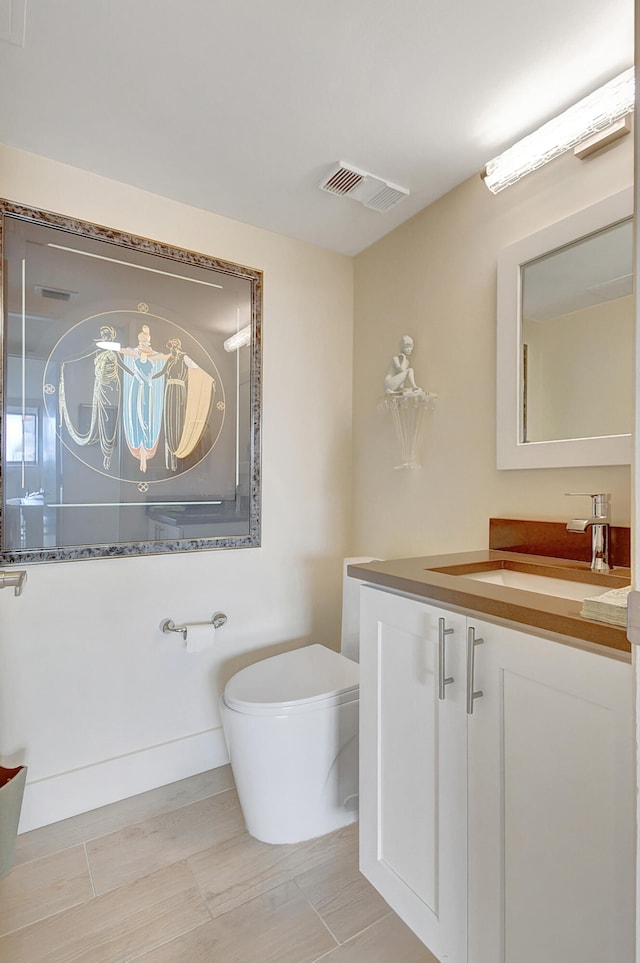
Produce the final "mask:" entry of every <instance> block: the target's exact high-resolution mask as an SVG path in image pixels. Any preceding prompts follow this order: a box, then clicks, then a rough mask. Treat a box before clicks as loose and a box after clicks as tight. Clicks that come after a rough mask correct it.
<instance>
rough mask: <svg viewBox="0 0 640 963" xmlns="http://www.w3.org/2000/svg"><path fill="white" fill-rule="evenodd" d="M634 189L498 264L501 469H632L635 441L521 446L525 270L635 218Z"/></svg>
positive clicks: (540, 234) (612, 438)
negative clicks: (596, 466) (630, 467)
mask: <svg viewBox="0 0 640 963" xmlns="http://www.w3.org/2000/svg"><path fill="white" fill-rule="evenodd" d="M633 210H634V207H633V188H632V187H628V188H625V190H622V191H619V192H618V193H617V194H612V195H611V196H610V197H607V198H605V199H604V200H602V201H599V202H598V203H597V204H593V205H591V206H590V207H587V208H585V209H584V210H582V211H578V212H577V213H576V214H572V215H571V216H570V217H566V218H564V219H563V220H561V221H557V222H556V223H555V224H551V225H550V226H549V227H547V228H544V229H543V230H541V231H537V232H536V233H535V234H531V235H530V236H529V237H525V238H523V239H522V240H521V241H517V242H516V243H515V244H512V245H510V247H508V248H505V249H504V251H503V252H502V253H501V254H500V257H499V259H498V291H497V294H498V301H497V322H498V327H497V359H496V360H497V385H496V387H497V398H496V405H497V411H496V427H497V467H498V468H499V469H503V468H565V467H583V466H587V465H629V464H631V451H632V446H631V435H630V434H625V435H604V436H601V437H595V438H567V439H561V440H558V441H533V442H531V441H529V442H522V441H521V440H520V423H521V413H520V412H521V404H520V400H521V398H522V366H521V364H520V358H521V352H522V349H521V331H522V317H521V316H522V310H521V309H522V270H521V268H522V266H523V265H524V264H527V263H528V262H529V261H533V260H534V259H535V258H538V257H541V256H542V255H544V254H548V253H549V252H550V251H554V250H556V249H557V248H560V247H564V246H565V245H567V244H570V243H572V242H573V241H578V240H580V239H581V238H584V237H587V236H588V235H590V234H594V233H595V232H597V231H600V230H602V229H603V228H606V227H610V226H612V225H613V224H617V223H618V222H619V221H624V220H626V219H627V218H629V217H631V216H633Z"/></svg>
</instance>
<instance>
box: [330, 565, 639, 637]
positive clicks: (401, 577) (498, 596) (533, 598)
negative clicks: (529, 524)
mask: <svg viewBox="0 0 640 963" xmlns="http://www.w3.org/2000/svg"><path fill="white" fill-rule="evenodd" d="M501 563H506V564H505V565H504V567H509V568H512V569H516V570H519V571H523V572H536V573H537V574H541V575H548V576H551V577H556V578H562V579H567V580H569V581H577V582H583V581H585V582H586V583H587V591H586V592H585V597H586V596H589V595H597V594H598V592H601V591H606V590H607V589H610V588H622V587H623V586H625V585H629V584H630V583H631V572H630V570H629V569H628V568H616V569H614V570H613V571H612V573H611V574H610V575H598V574H597V573H595V572H592V571H591V570H590V568H589V565H588V564H587V563H585V562H576V561H571V560H567V559H559V558H549V557H546V556H539V555H524V554H520V553H517V552H501V551H496V550H495V549H486V550H483V551H479V552H460V553H457V554H453V555H430V556H422V557H417V558H397V559H389V560H387V561H377V562H365V563H358V564H352V565H349V567H348V570H347V571H348V574H349V575H351V576H354V577H355V578H359V579H363V580H364V581H367V582H370V583H371V584H373V585H380V586H383V587H384V588H388V589H392V590H395V591H398V592H406V593H408V594H410V595H416V596H419V597H421V598H424V599H429V600H432V601H434V602H442V603H443V604H444V605H452V606H455V607H456V608H461V609H466V610H468V611H472V612H478V613H481V614H483V615H486V616H488V617H489V618H495V619H500V620H505V621H508V622H515V623H518V624H520V625H522V626H523V627H525V628H529V629H531V628H533V629H539V630H541V631H542V632H544V633H551V634H552V635H554V636H555V635H559V636H565V637H567V640H576V641H579V642H588V643H593V644H595V645H598V646H602V647H604V649H615V650H617V651H618V652H626V653H630V652H631V643H630V642H629V641H628V639H627V634H626V629H624V628H622V627H620V626H617V625H609V624H607V623H605V622H596V621H593V620H591V619H586V618H584V617H583V616H582V615H580V609H581V606H582V603H581V602H579V601H572V600H570V599H563V598H557V597H555V596H552V595H542V594H539V593H537V592H528V591H524V590H523V589H516V588H508V587H507V586H503V585H494V584H491V583H488V582H479V581H475V580H473V579H470V578H465V577H464V570H465V568H466V569H467V572H469V571H473V570H475V571H477V570H478V569H481V568H485V569H493V568H496V567H500V564H501ZM451 568H456V569H457V574H453V573H452V572H446V571H439V570H441V569H451ZM591 586H592V587H593V592H592V591H590V588H591Z"/></svg>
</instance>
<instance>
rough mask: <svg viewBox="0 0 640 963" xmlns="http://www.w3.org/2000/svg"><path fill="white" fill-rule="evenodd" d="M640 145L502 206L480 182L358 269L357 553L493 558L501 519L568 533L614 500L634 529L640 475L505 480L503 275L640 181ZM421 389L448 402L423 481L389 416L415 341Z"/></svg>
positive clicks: (425, 454)
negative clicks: (634, 493)
mask: <svg viewBox="0 0 640 963" xmlns="http://www.w3.org/2000/svg"><path fill="white" fill-rule="evenodd" d="M631 141H632V138H631V137H628V138H626V140H625V141H623V142H620V143H619V144H618V145H616V146H615V147H613V148H612V149H609V150H608V151H606V152H604V153H602V154H601V155H600V156H596V157H594V158H591V159H590V160H588V161H582V162H581V161H578V160H577V159H576V158H574V157H573V156H572V155H571V154H567V155H564V156H563V157H561V158H559V159H558V160H556V161H555V162H553V163H552V164H549V165H548V166H547V167H545V168H543V169H542V170H540V171H538V172H536V173H535V174H531V175H529V177H527V178H525V179H523V180H522V181H521V182H520V183H519V184H517V185H515V186H513V187H511V188H509V189H507V190H505V191H503V192H502V193H500V194H498V195H496V196H493V195H492V194H491V193H490V192H489V191H488V190H487V189H486V187H485V186H484V184H483V183H482V181H481V180H480V177H473V178H471V179H470V180H468V181H466V182H465V183H463V184H461V185H460V186H459V187H458V188H456V189H455V190H453V191H451V193H449V194H448V195H447V196H445V197H443V198H442V199H441V200H440V201H438V202H437V203H435V204H433V205H432V206H430V207H429V208H427V209H426V210H424V211H422V212H421V213H420V214H418V215H416V216H415V217H414V218H412V219H411V220H410V221H408V222H407V223H406V224H404V225H402V226H401V227H399V228H398V229H396V230H395V231H394V232H393V233H392V234H390V235H388V236H387V237H385V238H383V239H382V240H380V241H379V242H378V243H377V244H375V245H374V246H372V247H371V248H369V249H368V250H367V251H365V252H363V253H362V254H360V255H359V256H358V257H357V258H356V261H355V346H354V347H355V355H354V545H353V548H354V551H356V552H362V553H370V554H373V555H381V556H383V557H390V556H401V555H421V554H429V553H434V552H454V551H464V550H468V549H478V548H483V547H486V545H487V539H488V519H489V517H490V516H498V515H504V516H507V517H509V516H510V517H520V518H544V519H550V520H560V521H561V520H564V519H566V518H569V517H570V516H571V515H575V514H577V513H579V511H586V509H587V508H588V502H587V500H586V499H585V500H584V505H583V506H582V507H581V508H579V507H578V506H579V504H580V503H579V502H578V500H577V499H571V500H570V499H567V498H565V497H564V492H568V491H593V492H598V491H608V492H611V493H612V515H613V521H614V522H615V523H616V524H623V525H624V524H629V517H630V490H629V484H630V483H629V476H630V469H629V467H623V466H615V467H612V468H581V469H537V470H525V471H523V470H516V471H513V470H512V471H497V469H496V467H495V464H496V445H495V353H496V262H497V258H498V254H499V252H500V250H501V249H502V248H503V247H505V246H507V245H509V244H512V243H514V242H515V241H517V240H519V239H520V238H522V237H525V236H527V235H529V234H531V233H533V232H535V231H537V230H540V229H541V228H543V227H546V226H547V225H548V224H550V223H552V222H553V221H555V220H559V219H561V218H563V217H566V216H568V215H569V214H572V213H574V212H575V211H577V210H579V209H580V208H582V207H584V206H586V205H588V204H591V203H594V202H595V201H598V200H600V199H602V198H603V197H606V196H607V195H609V194H612V193H614V192H616V191H618V190H621V189H622V188H624V187H627V186H629V185H630V184H632V182H633V144H632V143H631ZM405 333H407V334H411V335H412V336H413V337H414V339H415V344H416V346H415V351H414V354H413V356H412V358H413V362H414V367H415V371H416V376H417V380H418V383H419V384H420V385H421V386H422V387H423V388H425V389H426V390H429V391H433V392H436V393H437V394H438V402H437V407H436V408H435V410H434V411H433V412H430V413H429V414H428V415H427V427H426V432H425V438H424V443H423V448H422V462H423V467H422V469H421V470H420V471H410V472H407V471H402V472H399V471H394V468H393V466H394V465H395V464H396V463H397V455H398V451H397V445H396V441H395V437H394V435H393V430H392V427H391V424H390V422H389V420H388V415H386V414H385V413H384V412H380V411H378V410H377V408H376V402H377V400H378V398H379V397H380V395H381V394H382V387H383V378H384V373H385V371H386V368H387V364H388V362H389V359H390V357H391V356H392V355H393V354H395V353H396V352H397V346H398V341H399V339H400V336H401V335H402V334H405Z"/></svg>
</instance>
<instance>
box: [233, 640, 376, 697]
mask: <svg viewBox="0 0 640 963" xmlns="http://www.w3.org/2000/svg"><path fill="white" fill-rule="evenodd" d="M359 681H360V669H359V666H358V664H357V663H356V662H352V661H351V659H347V658H345V656H343V655H340V654H339V653H338V652H334V651H333V650H332V649H328V648H327V647H326V646H324V645H309V646H305V647H304V648H302V649H294V650H293V651H292V652H283V653H282V655H274V656H271V657H270V658H268V659H263V660H262V661H261V662H256V663H254V664H253V665H249V666H247V668H246V669H241V670H240V672H237V673H236V674H235V675H234V676H232V678H231V679H229V681H228V682H227V684H226V686H225V690H224V701H225V702H226V704H227V705H228V706H229V708H230V709H236V710H237V711H239V712H248V713H252V712H253V713H256V712H262V713H271V712H273V713H276V712H281V711H282V710H283V709H286V708H292V707H299V708H303V707H304V706H305V705H308V706H309V708H314V707H318V704H319V703H324V702H327V701H328V700H331V701H334V702H342V701H345V700H346V701H348V700H349V698H353V697H354V694H355V696H356V697H357V693H358V685H359Z"/></svg>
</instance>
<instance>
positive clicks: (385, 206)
mask: <svg viewBox="0 0 640 963" xmlns="http://www.w3.org/2000/svg"><path fill="white" fill-rule="evenodd" d="M408 193H409V191H404V190H402V188H398V187H391V185H389V184H386V185H385V186H384V187H383V188H382V190H380V191H378V193H377V194H374V195H373V197H372V198H370V199H369V200H368V201H363V204H364V206H365V207H370V208H371V209H372V210H374V211H380V212H382V213H384V211H388V210H389V208H390V207H393V206H394V204H397V203H398V201H401V200H402V198H403V197H406V196H407V194H408Z"/></svg>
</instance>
